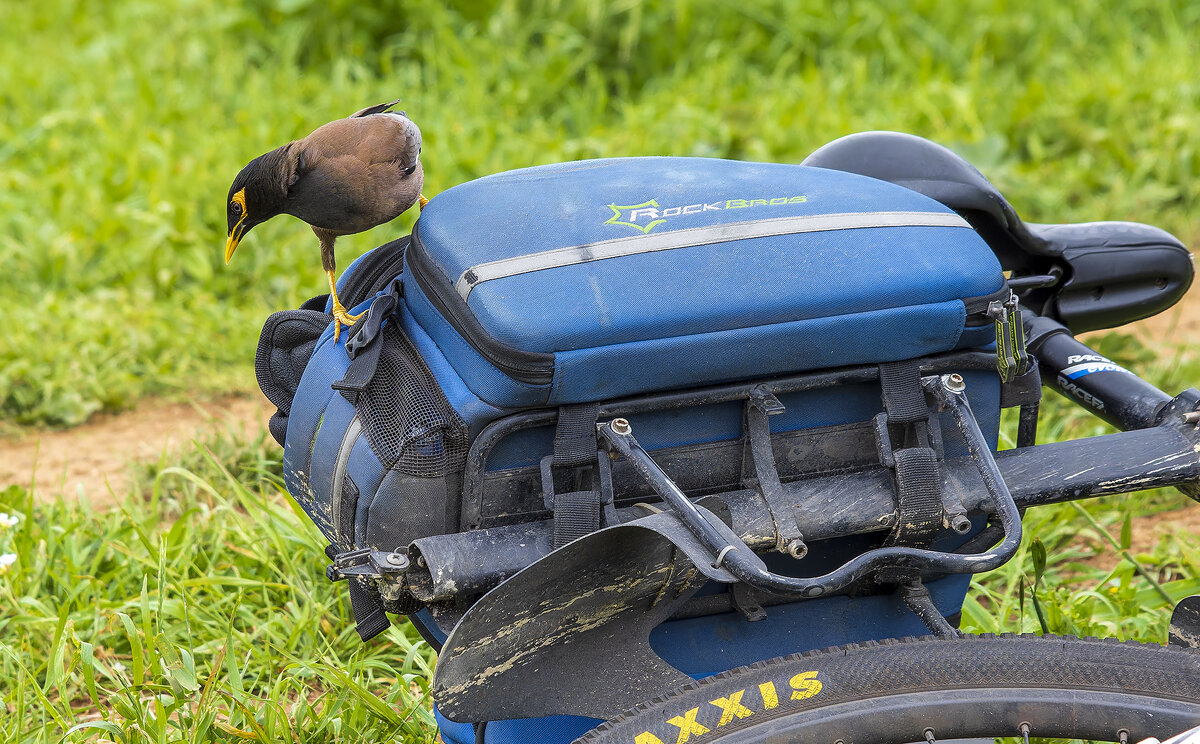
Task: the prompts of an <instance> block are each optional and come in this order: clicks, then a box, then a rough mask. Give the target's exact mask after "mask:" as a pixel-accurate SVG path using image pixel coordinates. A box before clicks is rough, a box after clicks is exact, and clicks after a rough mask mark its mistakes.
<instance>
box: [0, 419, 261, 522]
mask: <svg viewBox="0 0 1200 744" xmlns="http://www.w3.org/2000/svg"><path fill="white" fill-rule="evenodd" d="M273 410H274V407H273V406H271V404H270V403H268V402H267V401H266V399H264V398H261V397H256V398H247V397H237V398H234V397H230V398H224V399H220V400H216V401H209V402H204V403H169V402H164V401H158V400H149V401H146V402H144V403H142V404H141V405H140V406H138V407H137V408H136V409H134V410H132V411H127V412H124V413H119V414H103V415H100V416H96V417H94V418H93V419H92V420H91V421H88V422H87V423H86V424H84V425H82V426H77V427H75V428H73V429H67V430H65V431H41V432H30V433H28V434H26V435H25V436H23V437H21V438H20V439H0V488H3V487H4V486H8V485H10V484H14V483H16V484H19V485H23V486H28V485H29V484H30V483H34V482H36V486H37V488H36V493H37V494H39V495H40V496H42V497H43V498H51V497H53V496H56V495H58V494H60V493H61V494H64V495H66V496H74V495H76V494H80V493H82V494H83V495H85V496H86V497H87V498H88V499H89V500H90V501H91V503H92V505H93V506H102V505H104V504H107V503H109V502H111V500H112V496H111V494H110V489H111V491H112V492H115V493H118V494H119V493H121V492H122V491H123V490H124V488H125V487H126V486H127V485H128V481H129V476H128V471H129V465H130V463H131V462H135V461H136V462H149V461H153V460H156V459H158V458H159V457H160V456H161V455H162V454H163V453H164V452H178V451H179V449H180V448H181V447H184V446H187V445H188V444H189V443H190V442H192V441H193V440H194V439H196V438H198V437H202V436H204V435H206V434H209V433H212V432H216V431H222V430H228V431H234V432H243V433H245V434H246V435H247V436H252V435H255V434H257V433H258V432H259V431H260V430H261V429H263V428H265V427H266V422H267V418H268V417H269V416H270V414H271V412H272V411H273Z"/></svg>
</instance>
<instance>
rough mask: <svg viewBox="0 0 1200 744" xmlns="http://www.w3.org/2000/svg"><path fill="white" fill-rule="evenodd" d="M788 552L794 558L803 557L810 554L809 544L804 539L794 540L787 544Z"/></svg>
mask: <svg viewBox="0 0 1200 744" xmlns="http://www.w3.org/2000/svg"><path fill="white" fill-rule="evenodd" d="M787 552H788V555H790V556H791V557H793V558H803V557H804V556H806V555H808V546H807V545H805V544H804V541H803V540H792V541H791V542H789V543H788V544H787Z"/></svg>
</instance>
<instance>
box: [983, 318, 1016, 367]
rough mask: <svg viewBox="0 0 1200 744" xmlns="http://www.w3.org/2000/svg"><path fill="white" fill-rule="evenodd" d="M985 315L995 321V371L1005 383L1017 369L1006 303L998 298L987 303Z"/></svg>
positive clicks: (1010, 322)
mask: <svg viewBox="0 0 1200 744" xmlns="http://www.w3.org/2000/svg"><path fill="white" fill-rule="evenodd" d="M987 316H988V317H989V318H991V319H992V320H994V321H995V323H996V372H997V373H999V375H1000V382H1002V383H1006V384H1007V383H1009V382H1012V381H1013V378H1014V377H1016V369H1017V359H1016V356H1015V355H1014V353H1013V343H1012V342H1013V335H1012V321H1011V320H1010V315H1009V312H1008V303H1007V302H1002V301H1000V300H994V301H993V302H991V303H989V304H988V309H987Z"/></svg>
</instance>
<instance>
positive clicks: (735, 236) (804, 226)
mask: <svg viewBox="0 0 1200 744" xmlns="http://www.w3.org/2000/svg"><path fill="white" fill-rule="evenodd" d="M864 227H967V228H969V227H970V225H969V224H967V221H966V220H964V219H963V218H962V217H959V216H958V215H957V214H955V213H953V212H845V213H840V214H810V215H802V216H799V217H776V218H774V219H769V220H752V221H750V222H732V223H729V224H726V225H711V226H709V227H691V228H687V229H685V230H674V231H672V232H662V233H656V234H653V235H633V236H630V237H628V238H615V239H613V240H603V241H600V242H598V243H588V244H586V245H577V246H572V247H569V248H555V249H554V250H552V251H542V252H541V253H531V254H529V255H527V256H513V257H512V258H502V259H500V260H499V261H489V262H487V263H481V264H478V265H476V266H472V267H470V268H469V269H467V270H466V271H464V272H463V273H462V275H461V276H459V277H458V281H457V282H456V283H455V285H454V288H455V290H456V291H457V292H458V295H459V296H460V297H462V298H463V300H466V299H467V297H469V296H470V294H471V290H472V289H474V288H475V287H476V286H478V285H480V284H482V283H483V282H487V281H491V280H493V279H503V278H505V277H509V276H517V275H518V274H528V273H530V272H532V271H542V270H544V269H555V268H559V267H561V266H572V265H574V264H581V263H587V262H589V261H600V260H603V259H606V258H618V257H620V256H633V255H637V254H639V253H653V252H655V251H670V250H674V249H676V248H691V247H693V246H700V245H711V244H713V243H726V242H731V241H734V240H749V239H750V238H769V237H774V236H777V235H795V234H798V233H810V232H825V231H828V230H854V229H857V228H864Z"/></svg>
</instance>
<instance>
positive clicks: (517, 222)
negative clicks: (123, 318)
mask: <svg viewBox="0 0 1200 744" xmlns="http://www.w3.org/2000/svg"><path fill="white" fill-rule="evenodd" d="M339 294H340V296H341V297H342V299H343V300H344V301H345V302H346V304H347V305H350V304H351V303H355V304H357V307H356V308H355V309H356V310H358V311H368V314H367V316H366V317H365V318H364V319H363V320H361V321H359V322H358V323H357V324H356V325H355V326H354V327H353V328H351V329H349V330H348V331H347V330H344V331H343V332H342V334H341V337H340V341H339V342H335V341H334V338H333V328H332V326H331V325H330V318H329V316H328V315H327V314H326V313H327V312H328V310H329V306H328V303H327V301H325V304H324V306H322V302H321V301H318V302H316V303H310V304H309V305H307V306H306V309H302V310H299V311H287V312H283V313H277V314H275V315H274V316H272V318H271V319H270V320H269V321H268V323H267V325H266V327H265V328H264V332H263V337H262V341H261V343H260V347H259V354H258V372H259V379H260V384H261V385H262V387H263V389H264V392H266V393H267V396H268V397H269V398H270V399H271V400H272V401H273V402H275V403H276V404H277V405H278V406H279V409H280V410H279V413H278V414H276V416H275V418H274V419H273V421H272V432H273V433H274V434H275V436H276V437H277V438H278V439H280V441H281V442H282V443H283V444H284V449H285V452H284V467H285V479H286V484H287V488H288V490H289V491H290V493H291V494H292V495H293V496H294V497H295V498H296V500H297V501H298V502H299V503H300V504H301V506H303V508H304V509H305V511H306V512H307V513H308V515H309V516H310V517H311V518H312V520H313V521H314V522H315V523H316V525H317V526H318V527H319V528H320V530H321V531H322V532H323V533H324V535H325V536H326V537H327V538H328V539H329V541H330V543H331V548H330V554H331V555H334V554H337V553H345V552H347V551H353V550H356V549H363V548H371V549H375V550H386V551H391V550H395V549H400V550H404V549H406V548H407V546H409V544H410V543H412V542H413V541H414V540H418V539H420V538H424V537H427V536H431V535H440V534H448V533H456V532H461V531H467V530H478V529H483V528H488V527H495V526H498V525H510V524H514V523H522V522H528V521H533V520H541V519H547V518H549V517H550V516H551V515H552V513H553V512H552V511H551V509H550V505H549V504H547V503H546V500H545V498H544V494H543V492H542V491H543V489H541V488H540V487H538V484H539V483H542V482H543V481H541V480H539V475H538V474H539V470H538V468H539V463H541V462H542V460H543V458H546V457H548V456H550V455H552V454H558V451H559V450H562V449H563V448H567V447H569V446H570V443H569V442H567V443H566V444H564V437H563V434H564V431H563V426H562V419H563V415H562V414H566V415H567V416H568V417H575V418H577V419H580V420H582V421H584V425H583V427H584V429H586V427H587V426H590V425H592V424H593V423H594V416H595V408H594V406H592V407H589V406H591V404H595V403H597V402H600V401H611V400H613V399H616V398H623V397H631V396H639V395H646V394H654V393H657V392H661V391H671V390H679V389H686V388H697V387H701V386H712V385H718V384H722V383H729V382H736V381H749V380H756V379H765V378H770V377H773V376H780V375H788V374H794V373H798V372H803V371H806V370H818V369H830V368H838V367H845V366H848V365H877V364H881V363H887V362H896V361H899V360H908V359H914V358H919V357H926V356H929V355H934V354H939V353H943V352H948V351H951V350H955V349H967V348H983V347H987V346H989V345H990V344H991V343H992V342H993V341H994V337H995V335H994V334H995V330H994V325H993V322H992V320H991V319H990V318H988V317H987V316H986V315H985V311H986V310H987V308H988V306H989V305H990V304H991V303H993V302H994V301H996V300H1003V299H1007V298H1008V297H1009V290H1008V288H1007V285H1006V281H1005V277H1004V275H1003V273H1002V271H1001V267H1000V264H999V262H998V261H997V259H996V258H995V256H994V255H993V252H992V250H991V249H989V247H988V245H987V244H986V243H985V242H984V240H983V239H981V238H980V236H979V235H978V234H977V233H976V232H975V231H974V230H973V229H972V228H971V227H970V225H968V223H967V222H966V221H964V220H963V219H962V218H961V217H960V216H959V215H957V214H956V213H955V212H953V211H952V210H950V209H949V208H947V207H945V206H943V205H942V204H940V203H938V202H936V201H934V200H932V199H930V198H927V197H925V196H923V195H921V194H918V193H916V192H914V191H910V190H908V189H905V188H903V187H900V186H896V185H893V184H891V183H887V182H884V181H879V180H875V179H872V178H868V177H864V176H859V175H854V174H850V173H844V172H840V171H834V170H827V169H823V168H813V167H805V166H796V165H780V164H767V163H747V162H733V161H725V160H711V159H699V158H623V159H611V160H593V161H583V162H574V163H564V164H558V165H549V166H542V167H536V168H528V169H524V170H518V171H512V172H507V173H501V174H497V175H494V176H489V177H486V178H481V179H479V180H475V181H471V182H468V183H465V184H462V185H460V186H457V187H455V188H452V189H450V190H448V191H446V192H444V193H441V194H439V195H438V196H436V197H435V198H434V199H433V200H432V201H430V202H429V204H428V206H427V207H426V208H425V209H424V211H423V212H422V213H421V215H420V217H419V219H418V220H417V223H416V226H415V228H414V230H413V233H412V236H411V238H405V239H402V240H399V241H395V242H394V243H390V244H388V245H386V246H383V247H381V248H379V249H376V250H375V251H373V252H371V253H368V254H367V255H365V256H364V257H362V258H361V259H359V260H358V261H357V262H355V263H354V264H353V265H351V266H350V267H349V268H348V269H347V270H346V271H345V272H344V273H343V275H342V277H341V279H340V284H339ZM968 379H969V382H970V387H969V391H970V395H971V398H972V406H973V408H974V410H975V413H976V416H977V417H978V419H979V421H980V424H981V426H982V427H983V430H984V432H985V433H986V434H987V435H988V437H989V438H991V439H992V440H993V442H994V437H995V433H996V428H997V425H998V423H997V422H998V414H999V390H1000V383H999V379H998V377H997V375H996V374H995V373H994V372H973V373H971V374H970V376H969V378H968ZM781 398H782V403H783V404H784V406H785V407H786V412H785V413H783V414H782V415H778V416H772V417H771V431H772V432H776V433H780V432H789V431H799V430H806V429H811V428H813V427H831V428H833V429H836V428H837V427H846V426H852V425H853V426H861V425H863V424H862V422H869V421H870V420H871V418H872V417H873V416H874V415H875V414H877V413H878V412H879V411H881V410H882V403H881V399H880V388H879V385H878V384H874V385H865V386H863V385H858V386H848V387H846V388H844V389H843V388H839V389H837V390H833V391H818V392H807V393H797V394H793V395H790V396H781ZM545 408H550V409H554V408H557V409H559V410H560V425H559V427H558V430H557V432H556V429H555V427H554V426H552V425H551V426H542V427H538V428H534V429H530V430H525V431H520V432H518V433H515V434H513V435H512V436H510V437H507V438H505V439H504V440H503V441H499V442H497V443H495V445H494V446H491V447H490V448H489V449H488V450H487V451H486V452H484V453H483V455H482V456H483V457H484V458H485V460H486V461H485V462H483V463H481V469H482V471H483V472H484V474H485V482H484V484H483V486H482V488H481V489H479V490H478V491H475V490H473V489H469V490H472V493H464V489H463V478H464V472H465V470H466V468H467V460H468V451H469V448H470V447H471V445H472V443H473V442H474V441H475V440H476V438H477V436H478V435H479V433H480V432H481V431H482V430H483V429H484V428H485V427H487V426H488V424H490V423H492V422H494V421H496V420H497V419H500V418H502V417H504V416H506V415H509V414H512V413H514V412H516V411H523V410H530V409H545ZM589 415H590V416H591V417H592V418H591V419H590V420H589ZM631 419H632V420H633V424H634V426H635V428H636V429H637V431H638V435H639V441H641V443H642V444H643V445H644V446H645V447H646V448H647V449H650V450H658V451H661V452H668V451H676V450H678V449H680V448H683V449H685V450H686V449H687V448H696V447H703V446H717V445H719V444H720V443H722V442H734V441H737V440H738V439H739V438H740V437H741V436H742V418H741V408H740V406H739V405H737V404H727V403H722V404H713V405H708V406H698V407H694V408H686V409H676V410H670V411H661V412H658V413H654V414H646V415H645V416H642V417H640V418H638V417H631ZM948 429H953V427H948ZM556 433H557V434H558V435H559V436H558V437H557V442H556ZM566 433H567V434H570V433H571V432H566ZM576 433H578V432H576ZM583 441H584V442H585V443H586V441H587V439H586V436H585V437H584V438H583ZM959 446H960V443H956V442H955V441H953V432H952V431H950V432H948V434H947V442H946V448H947V451H948V454H947V456H949V450H950V449H954V448H957V447H959ZM592 447H593V449H592V454H593V456H594V452H595V450H594V439H593V440H592ZM672 448H674V449H672ZM787 467H790V466H787V465H786V464H781V473H780V474H781V476H782V477H784V478H785V479H786V478H788V477H794V475H795V473H789V472H788V471H787V469H786V468H787ZM797 467H800V468H803V467H804V465H803V464H801V465H798V466H797ZM677 475H678V476H679V478H680V482H681V485H683V486H684V487H685V490H688V488H689V487H690V488H693V489H697V490H701V491H702V490H705V489H707V490H709V491H710V492H711V491H715V490H719V488H720V487H728V486H729V483H716V482H713V483H691V484H690V485H689V483H688V481H687V474H686V473H684V472H679V473H677ZM729 477H730V478H732V479H733V481H734V482H735V483H736V481H737V478H738V477H739V473H738V472H736V468H735V469H734V472H733V473H732V474H731V475H730V476H729ZM566 490H570V489H569V488H568V489H566ZM646 498H647V496H646V495H645V492H643V493H640V494H632V495H630V497H629V500H630V502H632V501H634V500H646ZM955 581H956V582H958V583H957V584H956V586H957V587H958V588H957V589H956V591H955V595H956V599H951V600H950V607H949V611H950V612H953V611H954V608H955V606H956V603H957V602H961V598H962V593H963V592H964V591H965V586H966V583H965V582H966V579H965V578H963V579H962V580H961V581H959V580H958V579H955ZM351 589H352V598H353V597H354V596H356V595H355V592H357V593H358V594H357V596H358V598H359V599H358V601H356V606H355V612H356V615H357V616H359V617H358V619H359V621H360V631H363V633H364V636H366V635H370V634H371V633H373V632H378V629H380V628H381V627H385V626H386V621H384V620H382V618H383V613H382V609H381V608H382V605H381V604H380V598H379V596H378V594H375V593H374V592H375V589H374V588H373V587H371V586H369V585H363V584H359V585H356V584H354V583H352V584H351ZM364 593H365V594H364ZM367 595H370V596H369V597H367ZM364 597H365V598H364ZM382 599H383V601H384V602H386V603H387V607H388V608H389V609H391V610H393V611H402V612H416V611H417V610H418V609H420V608H421V606H422V603H421V602H417V601H416V600H415V599H414V598H413V597H411V596H402V597H397V596H395V594H394V593H393V594H392V595H391V596H388V593H387V592H384V596H383V598H382ZM368 600H369V601H368ZM457 600H458V603H459V605H460V607H459V609H460V611H461V604H462V602H463V601H464V598H463V597H458V598H457ZM821 601H822V602H824V601H826V600H821ZM360 606H361V607H366V608H371V607H374V608H375V609H374V610H373V611H372V610H370V609H366V610H363V612H361V613H360V611H359V610H360ZM432 609H433V610H435V611H436V610H437V608H436V607H433V608H432ZM454 616H455V615H454V613H453V612H449V611H447V614H446V615H444V616H442V617H439V616H437V615H436V612H435V615H434V618H433V619H432V620H431V619H430V616H429V615H428V614H423V615H422V616H421V617H422V618H424V620H421V621H419V622H420V623H422V624H423V626H424V627H425V629H426V630H427V631H429V632H431V633H432V635H433V636H434V637H435V638H436V637H439V636H444V632H445V631H446V630H448V627H447V626H448V625H450V624H452V622H453V617H454ZM364 618H365V619H366V621H365V623H364ZM437 625H441V628H440V629H439V628H438V627H435V626H437ZM828 640H829V641H830V642H841V640H842V637H841V636H836V635H835V636H830V638H829V639H828ZM813 642H814V643H821V642H822V640H821V639H814V641H813ZM767 652H769V649H767V650H766V651H764V653H767ZM767 655H768V656H769V655H773V654H770V653H767ZM762 658H766V656H763V657H762ZM717 671H719V670H717Z"/></svg>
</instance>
